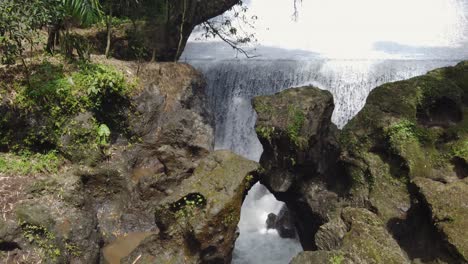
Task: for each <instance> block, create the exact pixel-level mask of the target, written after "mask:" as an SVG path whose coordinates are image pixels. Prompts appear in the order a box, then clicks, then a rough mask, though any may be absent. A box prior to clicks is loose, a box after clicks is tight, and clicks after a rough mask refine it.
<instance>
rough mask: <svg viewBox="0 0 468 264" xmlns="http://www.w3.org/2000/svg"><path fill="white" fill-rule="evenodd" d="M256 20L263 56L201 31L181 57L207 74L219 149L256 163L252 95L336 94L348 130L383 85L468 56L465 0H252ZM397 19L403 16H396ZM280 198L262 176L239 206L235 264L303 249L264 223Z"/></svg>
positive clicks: (275, 260)
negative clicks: (293, 90) (203, 36)
mask: <svg viewBox="0 0 468 264" xmlns="http://www.w3.org/2000/svg"><path fill="white" fill-rule="evenodd" d="M247 2H248V5H249V7H250V10H249V11H248V14H255V15H256V16H258V17H259V20H258V21H257V22H256V24H255V33H256V34H257V37H258V39H259V41H258V44H257V45H250V46H246V49H247V50H248V51H249V52H252V53H253V54H255V55H258V56H259V57H256V58H255V59H245V58H241V57H240V55H239V54H237V53H236V52H235V51H233V50H232V49H230V47H229V46H227V45H225V44H223V43H220V42H216V41H199V40H196V39H197V37H196V36H197V32H195V33H194V34H193V35H194V36H193V37H192V41H190V42H189V43H188V45H187V47H186V50H185V52H184V54H183V55H182V57H181V61H185V62H188V63H190V64H191V65H193V66H194V67H196V68H197V69H199V70H200V71H201V72H203V74H204V75H205V77H206V80H207V84H208V86H207V94H208V98H209V103H210V104H211V107H212V109H213V110H214V114H215V121H216V130H215V137H216V138H215V148H216V149H230V150H232V151H234V152H236V153H238V154H240V155H242V156H244V157H246V158H249V159H252V160H256V161H258V160H259V158H260V156H261V153H262V151H263V150H262V146H261V144H260V142H259V141H258V139H257V136H256V134H255V130H254V125H255V119H256V115H255V112H254V111H253V109H252V106H251V99H252V98H253V97H255V96H258V95H265V94H273V93H276V92H279V91H281V90H284V89H287V88H290V87H299V86H304V85H314V86H316V87H319V88H321V89H326V90H329V91H331V92H332V94H333V96H334V100H335V111H334V113H333V117H332V121H333V122H334V123H335V124H337V125H338V127H340V128H342V127H343V126H344V125H345V124H346V123H347V122H348V121H349V120H350V119H351V118H352V117H353V116H354V115H356V114H357V113H358V112H359V111H360V110H361V109H362V107H363V106H364V104H365V100H366V97H367V95H368V94H369V92H370V91H371V90H372V89H373V88H375V87H376V86H379V85H381V84H383V83H387V82H392V81H397V80H402V79H407V78H411V77H414V76H417V75H421V74H424V73H426V72H427V71H429V70H432V69H435V68H439V67H443V66H449V65H455V64H456V63H458V62H459V61H461V60H464V59H465V60H466V59H468V38H467V36H468V26H467V24H468V23H467V19H466V17H468V0H411V1H408V0H392V1H390V0H353V1H339V0H326V1H324V0H304V1H303V2H302V3H303V4H302V6H300V7H299V11H300V13H299V17H298V20H297V21H293V20H292V19H291V16H290V14H292V13H293V9H292V7H293V5H292V2H293V1H292V0H290V1H286V0H250V1H247ZM396 17H398V19H395V18H396ZM282 205H283V203H282V202H279V201H277V200H276V199H275V198H274V196H273V195H272V194H271V193H269V192H268V190H266V188H265V187H263V186H262V185H260V184H257V185H255V186H254V187H253V188H252V190H251V191H250V192H249V194H248V196H247V197H246V200H245V202H244V204H243V206H242V211H241V220H240V223H239V229H240V236H239V238H238V239H237V241H236V245H235V249H234V256H233V263H234V264H257V263H259V264H261V263H266V264H270V263H272V264H285V263H289V261H290V260H291V258H292V257H294V256H295V255H296V254H297V253H298V252H300V251H301V250H302V248H301V246H300V244H299V242H298V241H297V240H296V239H283V238H281V237H279V236H278V234H277V232H276V231H275V230H266V226H265V220H266V218H267V215H268V213H271V212H273V213H278V211H279V210H280V208H281V207H282Z"/></svg>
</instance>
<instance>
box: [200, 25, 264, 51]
mask: <svg viewBox="0 0 468 264" xmlns="http://www.w3.org/2000/svg"><path fill="white" fill-rule="evenodd" d="M203 24H204V25H205V26H206V27H208V28H210V29H211V31H212V32H213V34H215V35H216V36H218V37H219V38H220V39H221V40H222V41H224V42H226V43H227V44H228V45H229V46H231V48H233V49H235V50H236V51H238V52H240V53H242V54H244V56H245V57H246V58H248V59H252V58H256V57H259V56H257V55H254V56H252V55H249V53H247V51H245V50H244V49H243V48H240V47H239V46H238V45H237V43H235V42H234V41H232V40H230V39H228V38H226V37H225V36H223V34H221V33H220V32H219V30H218V29H217V28H216V27H214V26H213V24H211V22H209V21H205V22H203Z"/></svg>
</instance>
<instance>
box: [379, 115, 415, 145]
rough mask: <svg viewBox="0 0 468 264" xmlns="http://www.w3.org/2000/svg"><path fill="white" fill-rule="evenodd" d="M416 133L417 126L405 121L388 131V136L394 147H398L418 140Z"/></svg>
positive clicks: (394, 125)
mask: <svg viewBox="0 0 468 264" xmlns="http://www.w3.org/2000/svg"><path fill="white" fill-rule="evenodd" d="M415 131H416V126H415V124H414V123H413V122H411V121H409V120H406V119H405V120H402V121H400V122H398V123H396V124H393V125H392V126H390V127H389V128H388V129H387V131H386V134H387V136H388V137H389V140H390V143H391V144H392V145H398V144H401V143H402V142H405V141H407V140H410V139H414V138H416V136H415V133H416V132H415Z"/></svg>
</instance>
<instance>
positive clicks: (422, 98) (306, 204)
mask: <svg viewBox="0 0 468 264" xmlns="http://www.w3.org/2000/svg"><path fill="white" fill-rule="evenodd" d="M253 104H254V107H255V110H256V111H257V114H258V121H257V124H256V131H257V134H258V136H259V139H260V141H261V143H262V145H263V147H264V150H265V151H264V153H263V155H262V157H261V161H260V163H261V165H262V167H263V170H262V175H261V181H262V183H263V184H265V185H266V186H267V188H268V189H270V191H272V192H273V193H274V194H275V196H276V197H277V198H278V199H280V200H282V201H285V202H286V204H287V206H288V208H289V209H290V210H291V213H292V214H294V215H295V218H294V219H295V224H296V227H297V230H298V232H299V236H300V238H301V243H302V245H303V247H304V249H305V250H308V251H305V252H303V253H301V254H300V255H298V256H297V257H296V258H295V259H294V260H293V263H410V262H419V263H466V262H467V261H468V255H467V250H468V241H467V238H468V233H467V232H468V225H467V224H468V222H467V220H466V219H468V204H467V202H466V199H464V198H466V195H467V192H468V185H467V175H468V155H467V153H468V148H467V147H468V63H467V62H462V63H460V64H458V65H457V66H455V67H447V68H441V69H438V70H434V71H431V72H429V73H427V74H426V75H423V76H420V77H415V78H412V79H409V80H405V81H399V82H394V83H388V84H385V85H382V86H380V87H377V88H376V89H374V90H373V91H372V92H371V93H370V95H369V97H368V99H367V102H366V105H365V107H364V108H363V109H362V110H361V111H360V112H359V114H358V115H357V116H356V117H355V118H353V119H352V120H351V121H350V122H349V123H348V124H347V125H346V126H345V127H344V129H343V130H341V131H338V130H337V129H336V128H335V127H334V125H333V124H331V121H330V117H331V113H332V111H333V98H332V96H331V94H330V93H328V92H326V91H321V90H319V89H318V88H314V87H302V88H295V89H290V90H286V91H283V92H281V93H278V94H276V95H272V96H262V97H258V98H255V99H254V101H253Z"/></svg>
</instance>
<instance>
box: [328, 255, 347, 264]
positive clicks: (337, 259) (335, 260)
mask: <svg viewBox="0 0 468 264" xmlns="http://www.w3.org/2000/svg"><path fill="white" fill-rule="evenodd" d="M344 260H345V258H344V256H342V255H335V256H333V257H331V258H330V264H341V263H343V261H344Z"/></svg>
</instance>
